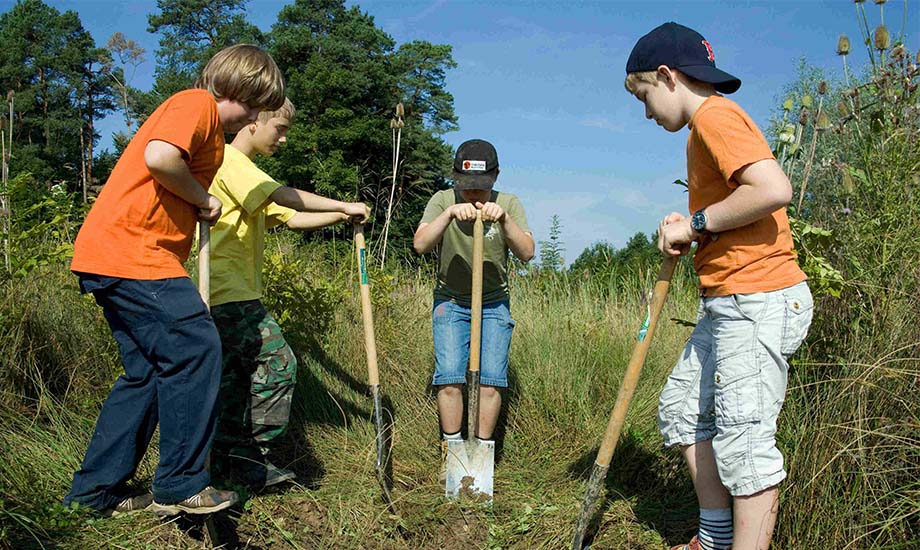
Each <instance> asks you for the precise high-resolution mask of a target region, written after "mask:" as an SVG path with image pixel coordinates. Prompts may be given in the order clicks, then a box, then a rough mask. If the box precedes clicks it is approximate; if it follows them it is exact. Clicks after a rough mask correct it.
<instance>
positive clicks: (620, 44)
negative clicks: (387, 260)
mask: <svg viewBox="0 0 920 550" xmlns="http://www.w3.org/2000/svg"><path fill="white" fill-rule="evenodd" d="M45 1H46V2H47V3H48V4H50V5H53V6H55V7H57V8H58V9H60V10H61V11H63V10H66V9H71V10H74V11H76V12H77V13H78V14H79V15H80V19H81V20H82V22H83V25H84V27H86V28H87V30H89V31H90V32H91V33H92V35H93V36H94V37H95V39H96V42H97V44H98V45H100V46H101V45H104V44H105V42H106V40H107V39H108V37H109V36H111V35H112V33H114V32H116V31H121V32H122V33H124V34H125V35H126V36H127V37H128V38H131V39H134V40H136V41H137V42H139V43H140V45H141V46H142V47H144V48H146V50H147V62H146V63H145V64H143V65H142V66H141V67H140V68H139V70H138V73H137V75H136V76H135V79H134V80H133V82H132V84H133V85H135V86H137V87H139V88H142V89H149V88H150V87H151V85H152V81H153V80H152V75H153V69H154V52H155V50H156V49H157V41H158V37H156V36H154V35H151V34H148V33H147V32H146V27H147V15H148V14H149V13H151V12H153V11H155V10H156V1H155V0H79V1H75V0H45ZM287 3H289V2H283V1H275V0H251V2H250V4H249V18H250V20H251V21H252V22H253V23H254V24H256V25H257V26H259V27H260V28H262V29H264V30H269V29H270V27H271V25H272V24H273V23H274V21H275V19H276V15H277V13H278V11H279V10H280V9H281V7H283V6H284V5H285V4H287ZM355 4H357V5H359V6H360V7H361V9H362V10H364V11H366V12H368V13H370V14H371V15H373V16H374V18H375V22H376V24H377V26H378V27H379V28H381V29H383V30H384V31H385V32H387V33H388V34H390V35H391V36H392V37H393V38H394V39H395V40H396V42H397V43H398V44H401V43H403V42H408V41H411V40H427V41H429V42H433V43H438V44H450V45H451V46H452V47H453V56H454V60H455V61H457V63H458V67H457V68H456V69H454V70H453V71H451V72H450V73H449V74H448V78H447V89H448V90H449V91H450V92H451V93H452V94H453V96H454V102H455V103H454V105H455V109H456V113H457V115H458V117H459V124H460V130H459V131H457V132H452V133H450V134H447V135H446V136H445V139H446V140H447V141H448V142H449V143H451V144H452V145H454V146H457V145H459V144H460V143H461V142H463V141H465V140H467V139H472V138H483V139H487V140H489V141H491V142H492V143H493V144H494V145H495V146H496V148H497V149H498V153H499V160H500V164H501V167H502V173H501V176H500V178H499V180H498V183H497V185H496V187H497V188H498V189H499V190H503V191H507V192H510V193H514V194H516V195H518V196H519V197H520V199H521V201H522V202H523V204H524V207H525V209H526V210H527V215H528V218H529V221H530V224H531V227H532V229H533V231H534V235H535V237H536V239H537V240H545V239H546V238H547V237H548V234H549V226H550V221H551V218H552V216H553V215H554V214H556V215H558V216H559V218H560V221H561V226H562V239H563V242H564V244H565V253H564V256H565V259H566V261H567V262H572V261H574V260H575V258H576V257H577V256H578V254H580V253H581V251H582V250H583V249H584V248H585V247H587V246H589V245H590V244H591V243H593V242H596V241H608V242H610V243H611V244H613V245H614V246H617V247H620V246H623V245H624V244H625V243H626V241H627V240H628V239H629V237H631V236H632V235H633V234H635V233H636V232H637V231H642V232H645V233H647V234H648V233H651V232H652V231H654V230H655V228H656V227H657V223H658V220H659V219H660V218H661V217H663V216H664V215H665V214H667V213H668V212H670V211H672V210H677V211H680V212H683V211H686V210H687V205H686V195H685V194H684V193H683V190H682V189H681V188H680V187H678V186H676V185H673V184H672V182H673V181H674V180H675V179H678V178H680V179H684V178H685V177H686V165H685V159H684V146H685V143H686V130H683V131H681V132H679V133H676V134H670V133H667V132H665V131H664V130H662V129H661V128H659V127H658V126H656V125H655V123H654V122H652V121H648V120H645V118H644V115H643V113H644V111H643V109H642V106H641V104H640V103H639V102H638V101H636V100H635V99H634V98H632V97H631V96H630V95H629V94H628V93H627V92H626V91H625V90H624V89H623V77H624V76H625V75H624V66H625V63H626V57H627V56H628V55H629V51H630V49H631V48H632V46H633V44H634V43H635V41H636V40H637V39H638V38H639V37H640V36H641V35H643V34H645V33H646V32H648V31H649V30H651V29H652V28H654V27H656V26H657V25H659V24H661V23H663V22H665V21H669V20H673V21H677V22H679V23H681V24H684V25H687V26H690V27H693V28H695V29H696V30H698V31H699V32H700V33H701V34H703V36H704V37H706V39H707V40H708V41H709V42H710V43H711V44H712V46H713V49H714V51H715V56H716V64H717V65H718V66H719V67H720V68H722V69H724V70H727V71H729V72H731V73H732V74H734V75H736V76H738V77H739V78H741V80H742V82H743V84H742V86H741V89H740V90H739V91H738V92H737V93H735V94H732V96H731V97H732V99H734V100H735V101H737V102H738V103H740V104H741V106H742V107H744V108H745V109H746V110H747V111H748V112H749V113H750V115H751V116H752V117H753V119H754V120H755V121H756V122H757V123H758V124H759V125H760V126H761V128H764V129H765V128H766V126H767V124H768V122H769V119H770V116H771V115H772V114H774V113H775V111H776V108H777V106H778V105H779V104H780V103H781V102H782V98H783V89H784V87H785V86H787V85H789V84H790V83H792V82H793V81H794V80H795V78H796V73H797V67H798V64H799V60H800V59H801V58H803V57H804V58H805V59H806V60H807V62H808V63H809V64H811V65H814V66H817V67H820V68H823V69H825V70H826V71H827V73H828V76H829V77H830V78H842V69H841V60H840V58H839V57H837V56H836V55H835V48H836V44H837V38H838V36H839V35H840V34H841V33H845V34H847V35H848V36H849V37H850V40H851V42H852V44H853V47H852V53H851V55H850V56H849V58H848V65H849V66H850V67H851V68H852V67H863V66H864V64H865V63H866V61H867V54H866V51H865V48H862V47H859V46H860V44H859V40H858V38H857V37H858V36H859V31H858V27H857V19H856V10H855V6H854V4H853V3H852V2H847V1H843V0H797V1H793V0H773V1H765V0H748V1H718V0H712V1H708V0H707V1H704V0H682V1H670V2H665V1H658V0H645V1H619V0H606V1H579V2H576V1H572V0H569V1H564V2H553V1H549V0H537V1H522V0H517V1H494V0H493V1H473V0H425V1H421V0H382V1H380V0H364V1H361V2H354V1H351V0H349V2H348V5H355ZM918 4H920V3H918V2H915V1H914V2H909V3H907V5H906V12H905V3H904V0H891V1H889V2H887V3H886V4H885V5H884V17H885V22H886V23H887V25H888V27H889V29H890V30H891V32H892V35H893V36H898V35H899V34H900V32H901V30H902V28H903V29H905V30H906V32H907V34H906V44H907V46H908V48H909V49H910V50H911V51H913V52H916V50H917V48H918V46H920V7H918ZM11 5H12V2H10V1H9V0H0V10H2V11H6V10H7V9H9V6H11ZM865 7H866V11H867V14H868V17H869V25H870V27H873V28H874V27H875V25H877V24H878V23H879V10H878V6H876V5H875V4H874V3H873V2H872V1H871V0H870V1H867V2H866V3H865ZM905 13H907V16H906V21H905ZM120 124H121V123H120V119H119V117H117V116H116V117H110V120H108V121H104V122H103V123H102V124H100V126H99V129H100V132H101V133H102V134H103V137H102V144H101V145H102V146H103V147H106V146H108V145H109V144H111V133H112V132H113V131H116V130H119V129H120ZM381 131H385V132H388V131H389V128H388V126H387V125H386V123H383V124H382V125H381Z"/></svg>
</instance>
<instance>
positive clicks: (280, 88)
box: [195, 44, 285, 110]
mask: <svg viewBox="0 0 920 550" xmlns="http://www.w3.org/2000/svg"><path fill="white" fill-rule="evenodd" d="M195 87H196V88H203V89H205V90H207V91H209V92H211V95H213V96H214V97H215V98H216V99H229V100H231V101H241V102H243V103H245V104H246V105H249V106H250V107H252V108H254V109H272V110H274V109H279V108H281V106H282V105H284V99H285V98H284V77H283V76H282V75H281V70H280V69H279V68H278V65H276V64H275V60H274V59H272V56H270V55H268V53H266V52H265V51H264V50H262V49H261V48H259V47H258V46H253V45H251V44H237V45H235V46H230V47H229V48H224V49H222V50H221V51H219V52H217V53H216V54H214V57H212V58H211V60H210V61H208V64H207V65H205V67H204V70H203V71H201V76H200V77H199V78H198V81H197V82H195Z"/></svg>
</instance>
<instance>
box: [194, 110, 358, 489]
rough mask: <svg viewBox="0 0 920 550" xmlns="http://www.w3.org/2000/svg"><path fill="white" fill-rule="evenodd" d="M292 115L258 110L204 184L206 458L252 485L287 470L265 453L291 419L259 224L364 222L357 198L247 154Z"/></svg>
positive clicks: (279, 135)
mask: <svg viewBox="0 0 920 550" xmlns="http://www.w3.org/2000/svg"><path fill="white" fill-rule="evenodd" d="M293 118H294V105H293V104H292V103H291V101H290V100H285V102H284V105H283V106H282V107H281V108H280V109H279V110H277V111H274V112H271V111H263V112H262V113H261V114H260V115H259V118H258V120H256V121H255V122H253V123H252V124H250V125H248V126H247V127H245V128H243V129H242V130H241V131H240V132H239V133H238V134H237V135H236V137H235V138H234V139H233V142H231V144H230V145H227V146H226V147H225V150H224V163H223V164H222V165H221V167H220V170H218V172H217V175H216V176H215V177H214V184H213V185H212V186H211V193H213V194H214V196H216V197H217V198H219V199H220V200H221V202H222V203H223V205H224V207H223V213H222V214H221V216H220V220H219V221H218V222H217V224H216V225H215V226H214V229H213V230H212V233H211V240H212V243H211V248H212V252H211V266H212V270H211V315H212V316H213V317H214V323H215V324H216V325H217V330H218V332H219V333H220V340H221V347H222V350H223V374H222V376H221V384H220V400H219V405H218V408H219V422H218V428H217V436H216V439H215V443H214V453H213V456H212V459H213V465H214V470H215V474H216V475H218V476H220V477H223V478H225V479H232V480H234V481H239V482H242V483H243V484H245V485H246V486H248V487H249V488H250V489H253V490H260V489H263V488H265V487H268V486H270V485H276V484H278V483H282V482H284V481H288V480H290V479H293V478H294V477H295V475H294V473H293V472H291V471H290V470H287V469H284V468H279V467H277V466H275V465H273V464H272V463H271V461H269V459H268V453H269V450H270V447H271V444H272V443H273V442H274V441H276V440H277V439H278V437H279V436H280V435H281V434H282V433H283V432H284V430H285V428H286V427H287V424H288V420H289V418H290V412H291V399H292V397H293V393H294V384H295V381H296V374H297V361H296V359H295V357H294V353H293V352H292V350H291V348H290V346H288V344H287V342H285V341H284V337H283V335H282V334H281V329H280V327H279V326H278V323H277V322H276V321H275V319H273V318H272V316H271V314H270V313H268V311H266V310H265V307H264V306H263V305H262V302H261V301H260V298H261V297H262V255H263V242H264V236H265V229H266V228H271V227H274V226H276V225H279V224H282V223H284V224H286V225H287V226H288V227H290V228H292V229H299V230H309V229H318V228H320V227H325V226H327V225H331V224H334V223H338V222H342V221H346V220H352V221H355V222H358V223H364V222H365V221H366V220H367V217H368V216H369V215H370V209H369V208H368V207H367V205H365V204H363V203H360V202H353V203H345V202H341V201H337V200H332V199H328V198H324V197H320V196H318V195H314V194H313V193H308V192H306V191H301V190H299V189H294V188H292V187H286V186H283V185H281V184H280V183H278V182H276V181H275V180H274V179H272V178H271V177H270V176H269V175H268V174H266V173H265V172H263V171H262V170H260V169H259V168H258V167H257V166H256V165H255V163H254V162H253V161H252V159H253V158H254V157H255V156H256V155H263V156H266V157H269V156H271V155H273V154H274V153H275V151H277V150H278V147H280V146H281V144H283V143H285V141H287V137H286V136H287V131H288V128H289V127H290V125H291V121H292V120H293Z"/></svg>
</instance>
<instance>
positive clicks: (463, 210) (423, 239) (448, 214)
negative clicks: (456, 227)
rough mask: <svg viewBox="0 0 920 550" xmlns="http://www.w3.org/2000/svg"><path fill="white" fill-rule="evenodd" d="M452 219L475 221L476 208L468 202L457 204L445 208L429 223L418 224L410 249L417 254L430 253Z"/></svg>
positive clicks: (439, 241)
mask: <svg viewBox="0 0 920 550" xmlns="http://www.w3.org/2000/svg"><path fill="white" fill-rule="evenodd" d="M454 218H457V219H458V220H461V221H462V220H467V221H469V220H475V219H476V207H475V206H473V205H472V204H470V203H468V202H464V203H457V204H454V205H451V206H448V207H447V208H445V209H444V210H443V211H442V212H441V213H440V214H438V217H436V218H435V219H433V220H431V222H429V223H420V224H418V228H417V229H416V230H415V236H414V237H413V238H412V247H413V248H415V251H416V252H418V253H419V254H424V253H426V252H431V251H432V250H434V247H436V246H438V245H439V244H440V243H441V239H442V238H443V237H444V232H445V231H447V226H449V225H450V222H451V221H453V219H454Z"/></svg>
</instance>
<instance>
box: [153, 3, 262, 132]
mask: <svg viewBox="0 0 920 550" xmlns="http://www.w3.org/2000/svg"><path fill="white" fill-rule="evenodd" d="M246 4H248V0H159V1H158V2H157V7H158V8H159V10H160V11H159V13H155V14H151V15H150V16H148V17H147V23H148V27H147V32H151V33H157V32H158V33H160V48H159V49H158V50H157V51H156V57H157V66H156V71H155V83H154V90H153V92H152V93H150V94H144V95H141V94H139V95H138V96H137V97H136V99H138V100H139V101H140V102H141V110H142V113H143V117H142V118H146V115H149V114H150V113H151V112H153V110H154V109H156V107H157V106H158V105H159V104H160V103H162V102H163V101H164V100H165V99H166V98H168V97H169V96H171V95H173V94H174V93H176V92H179V91H182V90H185V89H188V88H192V87H194V84H195V80H196V79H197V78H198V75H199V74H200V73H201V69H203V68H204V65H205V64H206V63H207V61H208V60H209V59H210V58H211V56H213V55H214V54H216V53H217V52H218V51H220V50H221V49H223V48H225V47H227V46H231V45H233V44H239V43H244V44H256V45H258V46H264V45H265V37H264V36H263V35H262V32H261V31H260V30H259V29H258V27H256V26H255V25H253V24H252V23H250V22H248V21H247V20H246V15H245V8H246Z"/></svg>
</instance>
